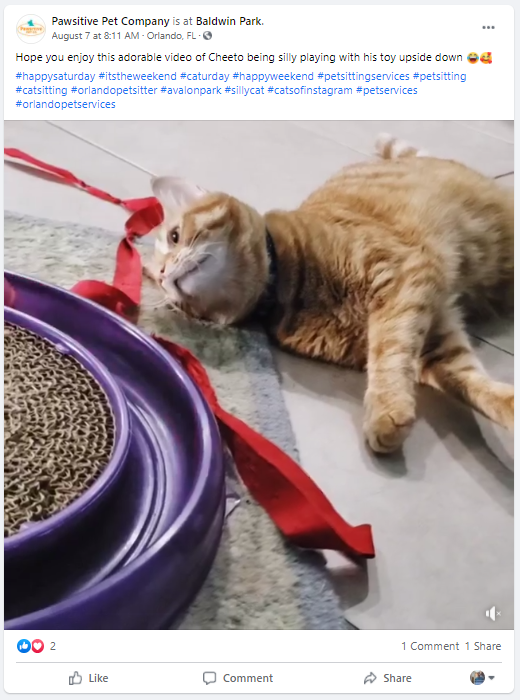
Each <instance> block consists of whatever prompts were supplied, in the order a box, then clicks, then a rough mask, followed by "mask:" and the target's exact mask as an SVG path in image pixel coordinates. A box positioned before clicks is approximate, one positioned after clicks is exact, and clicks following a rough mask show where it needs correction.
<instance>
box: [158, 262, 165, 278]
mask: <svg viewBox="0 0 520 700" xmlns="http://www.w3.org/2000/svg"><path fill="white" fill-rule="evenodd" d="M165 271H166V266H165V265H163V266H162V267H161V269H160V270H159V278H160V279H161V280H163V279H164V277H165V274H164V273H165Z"/></svg>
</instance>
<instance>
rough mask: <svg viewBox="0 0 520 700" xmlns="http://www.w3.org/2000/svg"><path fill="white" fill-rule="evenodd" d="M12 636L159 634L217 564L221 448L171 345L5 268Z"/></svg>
mask: <svg viewBox="0 0 520 700" xmlns="http://www.w3.org/2000/svg"><path fill="white" fill-rule="evenodd" d="M4 300H5V303H6V304H7V305H8V307H11V308H5V313H4V325H5V388H4V389H5V397H6V398H5V426H6V429H5V436H6V438H5V445H4V449H5V469H6V481H5V484H6V489H5V506H6V507H5V520H4V531H5V534H6V535H7V536H6V539H5V544H4V558H5V617H6V622H5V628H6V629H20V630H22V629H159V628H163V627H165V626H167V625H170V624H172V623H174V622H175V620H177V619H179V618H180V617H181V616H182V614H183V613H184V612H185V610H186V609H187V606H188V605H189V603H190V601H191V600H192V598H193V597H194V595H195V594H196V592H197V591H198V589H199V588H200V586H201V585H202V582H203V581H204V578H205V576H206V574H207V572H208V571H209V568H210V566H211V564H212V561H213V559H214V556H215V554H216V550H217V547H218V542H219V540H220V535H221V532H222V524H223V519H224V509H225V484H224V468H223V458H222V445H221V441H220V436H219V433H218V430H217V426H216V423H215V420H214V417H213V415H212V413H211V411H210V410H209V408H208V407H207V405H206V403H205V401H204V400H203V398H202V397H201V395H200V392H199V390H198V389H197V387H196V386H195V385H194V384H193V382H192V381H191V379H190V378H189V377H188V376H187V375H186V373H185V372H184V370H183V369H182V368H181V367H180V365H179V364H178V363H177V362H175V360H173V359H172V358H171V357H170V356H169V355H168V354H167V353H166V352H165V351H164V350H163V349H162V348H161V347H160V346H159V345H157V344H156V343H155V341H153V339H151V338H149V337H148V336H146V335H145V334H143V333H141V332H140V331H139V330H138V329H136V328H135V327H134V326H132V325H130V324H129V323H127V322H126V321H124V320H122V319H121V318H120V317H118V316H115V315H114V314H112V313H111V312H109V311H106V310H105V309H103V308H101V307H99V306H97V305H95V304H93V303H92V302H89V301H87V300H84V299H82V298H80V297H78V296H76V295H73V294H71V293H69V292H66V291H64V290H62V289H59V288H56V287H54V286H52V285H48V284H44V283H41V282H37V281H35V280H33V279H30V278H28V277H24V276H21V275H14V274H12V273H6V275H5V279H4Z"/></svg>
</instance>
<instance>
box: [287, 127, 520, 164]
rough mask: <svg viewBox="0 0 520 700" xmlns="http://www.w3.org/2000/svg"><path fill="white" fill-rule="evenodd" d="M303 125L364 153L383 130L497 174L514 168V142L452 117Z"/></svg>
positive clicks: (444, 156)
mask: <svg viewBox="0 0 520 700" xmlns="http://www.w3.org/2000/svg"><path fill="white" fill-rule="evenodd" d="M294 123H295V124H297V125H298V126H300V127H301V128H302V129H305V130H306V131H309V132H311V133H314V134H320V135H322V136H326V137H328V138H330V139H331V140H332V141H334V142H336V143H341V144H343V145H345V146H347V147H349V148H352V149H355V150H357V151H360V152H361V153H365V154H369V155H371V154H373V153H374V144H375V141H376V138H377V136H378V135H379V134H380V133H383V132H386V133H389V134H391V135H392V136H395V137H397V138H400V139H405V140H406V141H408V142H409V143H411V144H412V145H413V146H416V147H418V148H424V149H426V150H427V151H428V152H429V153H430V154H431V155H432V156H436V157H438V158H451V159H453V160H459V161H460V162H461V163H465V164H466V165H469V166H470V167H472V168H475V169H476V170H478V171H480V172H482V173H484V174H485V175H489V176H490V177H496V176H497V175H504V174H505V173H509V172H512V171H513V169H514V168H513V163H514V152H513V151H514V149H513V144H512V143H508V142H506V141H504V140H502V139H498V138H495V137H494V136H490V135H488V134H486V133H484V132H482V131H478V130H475V129H470V128H468V127H467V126H465V125H464V124H461V123H459V122H450V121H445V122H441V121H391V122H389V121H299V122H294Z"/></svg>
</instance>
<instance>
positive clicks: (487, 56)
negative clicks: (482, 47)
mask: <svg viewBox="0 0 520 700" xmlns="http://www.w3.org/2000/svg"><path fill="white" fill-rule="evenodd" d="M480 62H481V63H492V61H491V51H486V52H485V53H483V54H482V56H481V57H480Z"/></svg>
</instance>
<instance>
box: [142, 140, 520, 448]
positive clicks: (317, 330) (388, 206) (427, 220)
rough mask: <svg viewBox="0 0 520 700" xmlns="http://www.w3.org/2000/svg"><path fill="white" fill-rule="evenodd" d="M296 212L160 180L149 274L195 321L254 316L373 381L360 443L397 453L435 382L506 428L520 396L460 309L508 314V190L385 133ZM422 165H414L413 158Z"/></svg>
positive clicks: (308, 351)
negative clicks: (370, 158)
mask: <svg viewBox="0 0 520 700" xmlns="http://www.w3.org/2000/svg"><path fill="white" fill-rule="evenodd" d="M379 153H380V155H382V157H383V160H379V161H377V162H370V163H361V164H359V165H353V166H350V167H348V168H346V169H345V170H343V171H342V172H341V173H339V174H338V175H336V176H335V177H333V178H331V179H330V180H329V181H328V182H326V183H325V184H324V185H323V187H321V188H320V189H319V190H317V191H316V192H314V193H313V194H312V195H311V196H310V197H309V198H308V199H307V200H306V201H305V202H303V204H302V205H301V206H300V207H299V208H298V209H296V210H295V211H271V212H268V213H267V214H265V215H262V214H260V213H259V212H257V211H256V210H255V209H253V208H252V207H250V206H248V205H247V204H244V203H243V202H240V201H238V200H237V199H235V198H234V197H231V196H229V195H226V194H221V193H214V194H208V193H204V192H202V191H201V190H199V189H198V188H195V187H191V186H189V185H182V181H179V180H175V179H174V178H158V179H156V180H154V182H153V189H154V193H155V195H156V196H157V198H158V199H159V200H160V201H161V203H162V205H163V208H164V211H165V221H164V223H163V224H162V225H161V226H159V227H158V229H156V232H155V233H156V267H155V270H154V271H153V274H154V276H155V278H156V279H158V280H159V282H160V284H161V286H162V289H163V290H164V292H165V294H166V295H167V297H168V298H169V299H170V300H171V302H173V304H174V305H176V306H178V307H180V308H181V309H182V310H184V311H185V312H186V313H187V314H189V315H191V316H194V317H199V318H204V319H208V320H211V321H214V322H216V323H220V324H231V323H235V322H238V321H241V320H242V319H245V318H246V317H248V316H251V315H252V314H254V313H255V312H261V315H262V317H263V320H264V321H265V325H266V328H267V330H268V332H269V334H270V336H271V337H272V338H273V339H274V341H275V342H276V343H278V344H279V345H280V346H281V347H282V348H286V349H287V350H290V351H293V352H296V353H299V354H301V355H306V356H308V357H313V358H320V359H322V360H326V361H329V362H334V363H337V364H340V365H344V366H345V367H352V368H356V369H359V370H365V369H366V370H367V374H368V387H367V392H366V396H365V422H364V430H365V435H366V438H367V440H368V442H369V444H370V446H371V447H372V449H373V450H375V451H376V452H391V451H393V450H395V449H396V448H398V447H399V446H400V445H401V444H402V442H403V440H404V438H405V437H406V435H407V433H408V432H409V430H410V428H411V426H412V424H413V422H414V420H415V404H416V400H415V385H416V383H417V382H421V383H424V384H428V385H430V386H433V387H435V388H437V389H439V390H442V391H445V392H447V393H450V394H452V395H453V396H455V397H457V398H458V399H460V400H462V401H464V402H466V403H467V404H469V405H470V406H472V407H473V408H475V409H476V410H478V411H480V412H481V413H483V414H484V415H485V416H488V417H489V418H490V419H491V420H493V421H495V422H497V423H499V424H500V425H502V426H505V427H507V428H509V429H512V428H513V423H514V389H513V387H512V386H509V385H507V384H502V383H500V382H496V381H493V380H492V379H490V378H489V377H488V376H487V375H486V373H485V371H484V370H483V368H482V366H481V364H480V362H479V360H478V359H477V357H476V356H475V354H474V352H473V350H472V349H471V346H470V342H469V340H468V336H467V335H466V332H465V331H464V326H463V321H462V318H461V315H462V313H461V310H462V311H464V312H473V313H474V312H476V313H478V314H483V313H484V312H500V311H511V310H512V309H513V286H514V262H513V251H514V248H513V245H514V244H513V218H514V217H513V193H512V192H511V191H508V190H506V189H503V188H501V187H499V186H498V185H497V184H496V183H495V182H493V181H492V180H490V179H488V178H487V177H484V176H482V175H480V174H478V173H476V172H474V171H473V170H470V169H469V168H467V167H465V166H464V165H461V164H460V163H456V162H453V161H449V160H440V159H437V158H429V157H417V156H418V152H417V151H416V150H415V149H413V148H410V147H405V148H403V147H402V145H400V144H399V142H396V141H395V140H392V139H390V138H389V137H384V138H382V139H381V140H380V142H379ZM419 155H420V154H419Z"/></svg>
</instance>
